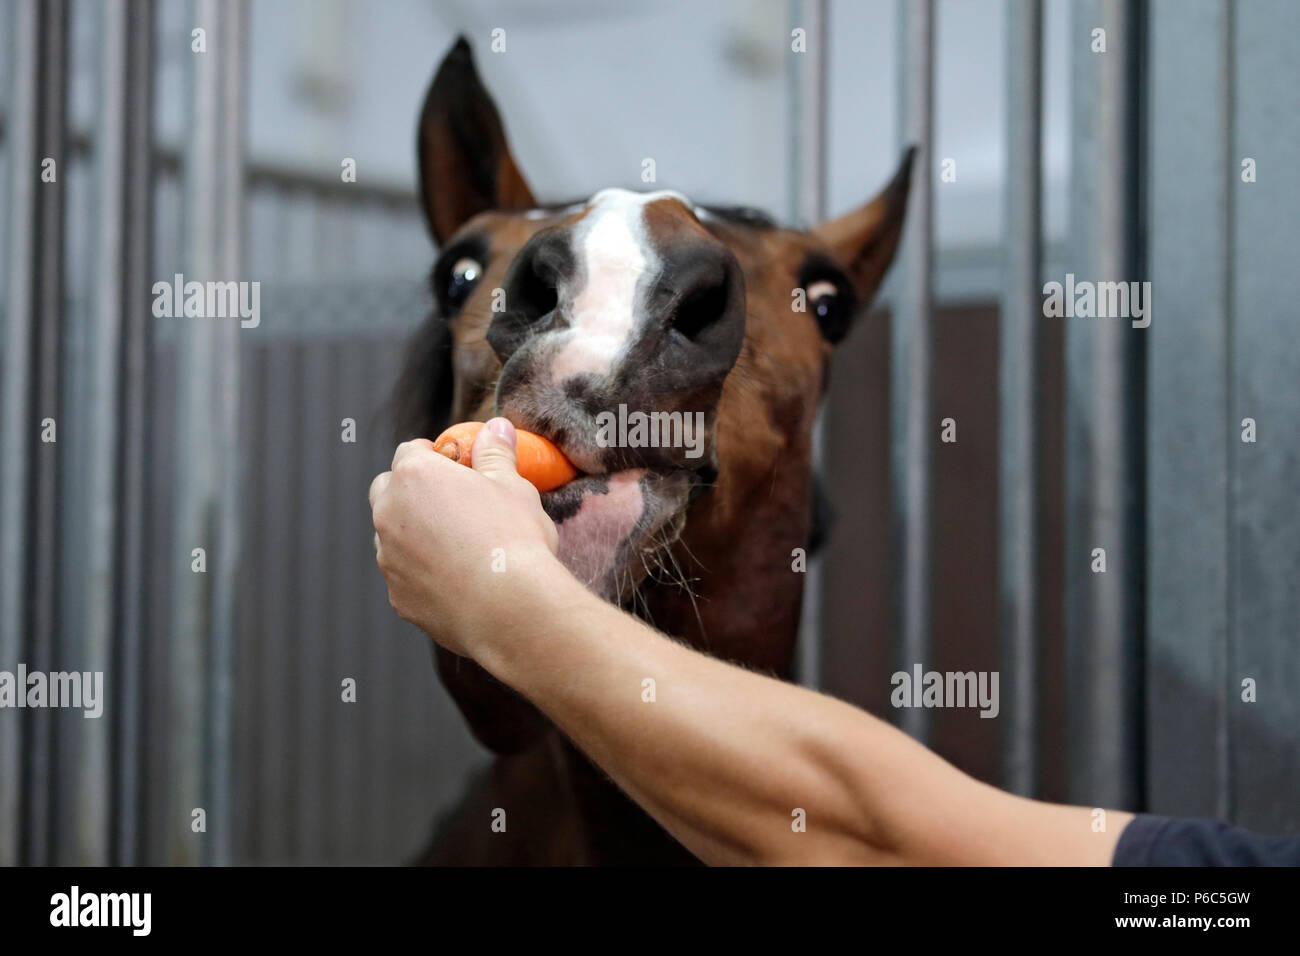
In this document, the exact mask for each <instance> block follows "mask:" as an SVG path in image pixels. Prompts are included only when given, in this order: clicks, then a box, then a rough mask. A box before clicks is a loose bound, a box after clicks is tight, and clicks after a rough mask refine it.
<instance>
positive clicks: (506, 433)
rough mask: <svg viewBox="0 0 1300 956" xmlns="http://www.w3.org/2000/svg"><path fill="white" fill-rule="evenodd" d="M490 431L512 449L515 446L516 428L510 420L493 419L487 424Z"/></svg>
mask: <svg viewBox="0 0 1300 956" xmlns="http://www.w3.org/2000/svg"><path fill="white" fill-rule="evenodd" d="M487 427H488V431H490V432H491V433H492V434H493V435H496V436H497V437H498V438H500V439H501V440H502V441H504V442H505V443H506V444H507V445H510V446H511V447H512V448H513V447H514V444H515V426H514V425H512V424H511V423H510V419H508V418H493V419H490V420H489V421H488V423H487Z"/></svg>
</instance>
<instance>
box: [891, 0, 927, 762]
mask: <svg viewBox="0 0 1300 956" xmlns="http://www.w3.org/2000/svg"><path fill="white" fill-rule="evenodd" d="M899 22H900V32H901V41H902V42H901V43H900V48H901V49H902V51H903V56H902V58H901V78H900V83H899V89H900V91H901V92H902V104H901V106H902V108H901V110H900V118H901V121H902V125H901V129H902V140H903V142H904V143H907V144H913V145H915V146H916V147H917V155H916V159H915V164H916V165H915V169H916V174H915V175H914V176H913V178H912V191H911V196H910V198H909V202H910V203H911V210H910V213H909V216H908V219H909V222H908V224H907V226H906V227H905V231H904V233H903V240H902V256H901V260H902V261H901V263H900V265H901V273H902V274H901V280H902V281H901V283H900V286H899V297H898V305H897V307H896V308H895V309H894V311H893V328H892V342H891V363H892V366H891V373H890V410H891V428H892V432H893V434H892V437H891V440H890V441H891V446H892V448H891V468H892V472H893V498H894V540H895V542H896V545H895V554H896V555H897V569H898V571H897V582H898V598H897V600H898V607H897V620H898V636H899V658H900V663H901V664H902V667H903V669H904V670H907V671H909V672H910V671H911V669H912V667H913V666H914V665H917V664H921V665H924V664H926V663H927V662H928V658H929V654H930V569H931V558H930V523H931V522H930V511H931V500H930V499H931V489H932V485H933V476H932V474H931V457H932V455H931V449H932V442H933V439H934V428H935V425H936V423H935V422H933V421H931V405H932V400H931V389H930V379H931V369H932V365H933V361H932V355H931V352H932V344H933V336H932V332H931V329H932V323H933V317H932V314H931V313H932V310H933V291H932V285H931V263H932V261H933V247H934V186H933V177H932V175H931V165H932V162H933V160H932V152H931V146H932V144H933V142H934V0H903V2H901V3H900V4H899ZM928 723H929V721H928V720H927V712H926V710H925V708H922V707H908V708H905V709H903V710H902V712H901V718H900V724H901V726H902V728H903V729H904V730H905V731H907V732H908V733H909V734H911V735H912V736H913V737H916V738H918V739H920V740H922V741H923V740H924V739H925V737H926V733H927V727H928Z"/></svg>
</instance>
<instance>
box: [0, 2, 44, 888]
mask: <svg viewBox="0 0 1300 956" xmlns="http://www.w3.org/2000/svg"><path fill="white" fill-rule="evenodd" d="M13 12H14V16H13V20H12V21H11V23H10V32H11V38H12V42H13V47H12V50H13V64H14V72H13V81H12V82H13V87H12V91H13V95H12V97H11V100H10V109H9V111H8V115H7V116H6V117H5V122H6V126H7V129H6V136H7V138H8V140H9V157H10V171H11V173H10V175H11V189H10V195H9V209H8V212H9V222H8V225H9V230H10V234H9V263H8V265H9V275H8V301H7V302H6V310H7V314H8V321H7V322H6V324H5V349H4V353H3V361H4V376H3V383H2V385H0V388H3V396H4V403H3V406H0V415H2V416H3V417H0V455H2V456H3V461H4V466H5V476H4V481H0V666H3V667H16V666H17V665H18V663H19V662H20V661H21V660H22V655H23V653H24V651H25V648H24V644H23V635H25V634H26V633H27V621H28V619H29V618H28V614H29V608H28V593H27V586H28V581H29V578H28V573H29V571H28V569H29V562H30V556H31V549H30V532H31V528H30V526H29V524H28V514H29V509H30V495H31V474H30V469H31V462H32V441H33V439H32V434H33V431H34V430H35V429H36V428H37V419H36V418H35V415H34V411H35V402H34V393H33V386H34V378H33V375H32V362H33V358H34V356H35V349H36V341H35V323H34V322H33V310H34V309H35V307H36V303H37V301H38V300H37V287H36V273H35V264H36V259H37V250H36V246H37V229H36V224H37V221H38V218H37V217H38V214H39V205H38V201H37V199H38V191H39V190H40V189H41V182H40V159H41V154H40V151H39V149H40V144H39V136H40V77H41V48H40V3H39V2H38V0H15V2H14V11H13ZM24 716H25V715H24V712H22V711H14V712H12V713H11V714H7V715H6V717H7V718H8V719H6V720H0V866H15V865H17V864H18V863H19V862H21V860H20V835H21V833H22V822H21V817H20V814H21V812H22V799H21V795H22V781H23V774H22V766H23V747H22V743H23V730H24V726H25V721H23V719H22V718H23V717H24Z"/></svg>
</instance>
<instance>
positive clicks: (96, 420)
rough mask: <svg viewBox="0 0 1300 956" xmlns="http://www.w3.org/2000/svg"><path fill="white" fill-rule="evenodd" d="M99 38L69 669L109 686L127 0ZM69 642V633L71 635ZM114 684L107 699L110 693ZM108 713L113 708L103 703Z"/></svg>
mask: <svg viewBox="0 0 1300 956" xmlns="http://www.w3.org/2000/svg"><path fill="white" fill-rule="evenodd" d="M97 13H98V15H99V24H98V26H99V33H100V36H101V37H102V45H101V59H100V74H99V82H98V88H99V94H100V101H99V114H98V128H97V131H96V135H95V147H96V148H95V161H96V172H95V199H96V203H95V213H94V219H93V222H94V230H95V232H94V257H95V261H94V266H93V268H94V284H93V287H92V290H91V305H90V311H89V315H88V330H87V331H88V337H87V346H88V347H87V350H86V353H87V356H88V359H89V361H88V367H87V369H86V377H87V379H88V381H87V389H86V393H85V394H86V398H87V401H86V404H85V409H84V422H83V424H84V427H85V434H84V435H83V436H82V441H80V442H79V446H80V448H81V451H82V454H83V455H84V457H83V458H82V461H81V464H80V466H79V468H78V472H79V474H80V475H81V476H83V477H82V480H81V481H80V482H79V484H80V486H81V487H80V488H79V489H78V491H77V493H76V495H75V497H76V498H77V500H78V501H79V502H81V503H83V505H84V511H82V510H78V511H77V512H76V513H77V514H78V515H79V516H82V517H84V519H85V520H86V525H85V529H84V532H83V533H84V541H83V547H84V548H85V550H86V553H85V565H84V567H85V578H84V580H83V581H82V583H81V591H82V601H81V608H80V609H81V612H82V613H81V615H80V617H81V619H80V621H79V622H78V623H79V627H78V630H79V631H80V635H79V637H80V645H81V646H80V660H79V661H78V662H77V664H76V669H78V670H83V671H90V672H92V673H93V672H97V671H98V672H104V673H105V674H106V676H107V678H108V681H109V684H110V687H111V688H112V689H113V690H114V691H115V690H116V689H117V688H116V680H117V677H118V676H119V675H118V674H117V673H116V672H115V671H114V670H113V669H112V668H110V667H109V663H110V653H111V645H112V628H113V605H114V593H115V591H116V590H117V585H118V578H117V574H118V567H117V563H116V558H117V552H116V547H115V543H116V535H117V523H116V521H117V496H118V487H117V477H118V471H117V467H116V463H117V455H118V424H119V422H120V420H121V414H120V408H119V406H118V402H119V400H120V393H121V378H120V375H121V366H120V364H119V356H120V348H121V342H122V328H121V326H122V316H123V312H122V306H123V289H124V286H125V285H126V283H125V281H124V273H123V269H122V265H123V263H122V261H121V255H122V248H123V241H124V238H125V228H124V227H125V217H124V209H125V204H126V175H125V164H126V126H127V116H128V103H127V95H128V90H127V83H126V75H127V57H128V43H129V36H130V27H131V24H130V22H129V15H128V10H127V4H126V2H125V0H105V3H103V4H102V5H101V6H99V7H98V8H97ZM73 640H74V643H75V641H76V638H75V637H74V639H73ZM116 697H117V695H116V693H114V694H113V698H114V699H116ZM110 714H111V709H110ZM110 727H111V719H102V718H101V719H100V720H95V721H91V722H89V723H86V724H85V725H84V726H83V727H81V728H79V729H80V737H81V752H80V755H79V757H80V759H79V760H78V762H77V767H76V776H75V779H76V796H75V799H76V817H75V828H76V833H75V845H74V857H73V859H72V860H71V861H69V862H76V863H79V864H82V865H91V866H102V865H104V864H106V863H107V862H108V857H109V820H110V816H109V809H110V805H111V800H110V795H109V792H110V786H109V730H110Z"/></svg>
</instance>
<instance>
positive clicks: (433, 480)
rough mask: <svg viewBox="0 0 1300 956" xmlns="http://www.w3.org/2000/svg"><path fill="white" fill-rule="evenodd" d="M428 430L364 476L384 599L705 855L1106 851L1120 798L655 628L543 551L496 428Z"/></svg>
mask: <svg viewBox="0 0 1300 956" xmlns="http://www.w3.org/2000/svg"><path fill="white" fill-rule="evenodd" d="M484 433H485V434H489V435H490V433H489V430H488V429H484ZM498 437H499V436H498ZM483 441H485V440H484V439H482V438H481V439H480V442H483ZM426 446H427V443H423V444H416V443H412V444H408V445H404V446H402V448H401V449H399V451H398V455H397V456H396V458H395V459H394V470H393V472H392V474H391V477H389V476H387V475H381V476H380V477H379V478H377V479H376V482H375V486H372V489H371V499H372V505H373V507H374V515H375V525H376V529H377V546H378V560H379V564H380V568H381V569H382V570H383V571H384V574H385V577H386V578H387V580H388V582H389V588H390V599H391V600H392V602H393V605H394V607H395V608H396V609H397V610H398V612H399V613H400V614H402V616H403V617H405V618H406V619H407V620H410V621H412V622H413V623H415V624H417V625H418V626H420V627H422V628H423V629H425V630H426V631H427V632H428V633H430V634H431V635H432V636H433V637H434V638H435V640H438V641H439V642H440V643H443V644H444V646H447V647H449V648H451V649H452V650H454V651H456V652H457V653H460V654H463V655H465V656H468V657H472V658H473V659H474V660H476V661H477V662H478V663H479V664H481V665H482V666H483V667H484V668H485V669H486V670H488V671H489V672H490V673H492V674H493V675H494V676H496V677H497V678H498V679H499V680H501V681H502V682H504V683H506V684H508V685H510V686H512V687H514V688H515V689H516V690H518V691H519V692H521V693H522V694H523V695H524V696H526V697H527V698H529V699H530V700H531V701H533V703H534V704H535V705H537V706H538V707H539V708H540V709H541V710H542V711H543V712H544V713H546V715H547V716H548V717H550V719H551V720H552V721H554V722H555V724H556V725H557V726H558V727H559V728H560V729H561V730H562V731H564V732H565V733H566V734H568V735H569V737H570V738H572V739H573V741H574V743H575V744H577V745H578V746H579V747H580V748H581V749H582V750H583V751H584V752H586V753H587V754H588V755H589V756H590V757H591V758H592V759H593V760H594V761H595V762H596V763H597V764H599V765H600V766H601V767H602V768H603V769H604V770H605V771H606V772H607V773H609V775H610V776H611V777H612V778H613V779H614V781H615V782H616V783H617V784H618V785H619V786H620V787H622V788H623V789H624V790H625V791H626V792H627V793H628V794H629V795H630V796H631V797H632V798H633V799H635V800H636V801H637V802H638V803H640V804H641V805H642V806H643V807H644V808H645V809H646V810H647V811H648V812H649V813H650V814H651V815H653V816H654V817H655V818H656V819H657V820H658V821H659V822H660V824H661V825H663V826H664V827H665V828H666V829H667V830H668V831H669V832H671V833H672V834H673V835H674V836H675V837H677V839H678V840H680V841H681V842H682V843H683V844H684V845H685V846H686V847H688V848H689V849H690V850H692V851H693V852H694V853H696V854H697V855H698V856H700V858H701V859H703V860H705V861H706V862H710V863H777V864H781V863H789V864H805V863H827V864H835V863H920V864H927V863H928V864H1101V865H1104V864H1108V863H1109V862H1110V861H1111V857H1112V855H1113V853H1114V847H1115V843H1116V840H1117V839H1118V836H1119V833H1120V832H1121V830H1122V829H1123V827H1124V825H1125V824H1126V823H1127V822H1128V820H1129V819H1130V816H1129V815H1128V814H1123V813H1118V812H1111V813H1109V814H1108V820H1107V827H1106V832H1100V833H1099V832H1094V831H1093V817H1092V812H1091V811H1090V810H1088V809H1085V808H1082V807H1065V806H1058V805H1053V804H1046V803H1041V802H1036V801H1031V800H1025V799H1022V798H1019V797H1015V796H1011V795H1009V794H1006V793H1004V792H1002V791H999V790H997V789H996V788H993V787H990V786H988V785H986V784H983V783H980V782H978V781H976V780H974V779H972V778H971V777H969V776H967V775H965V774H963V773H961V772H960V771H959V770H957V769H956V768H954V767H952V766H951V765H950V764H948V763H947V762H945V761H943V760H942V759H941V758H939V757H938V756H936V755H934V754H932V753H931V752H929V751H928V750H926V749H925V748H924V747H923V746H921V745H920V744H918V743H916V742H915V741H913V740H912V739H911V738H909V737H907V736H906V735H905V734H903V733H902V732H900V731H898V730H897V729H895V728H893V727H892V726H890V725H889V724H887V723H885V722H884V721H881V720H878V719H877V718H874V717H872V716H871V715H869V714H867V713H865V712H864V711H861V710H858V709H856V708H854V707H851V706H850V705H848V704H846V703H843V702H842V701H838V700H835V699H833V698H831V697H827V696H825V695H821V694H817V693H814V692H812V691H809V690H807V689H804V688H800V687H797V686H794V685H791V684H786V683H783V682H781V681H777V680H774V679H771V678H769V677H765V676H763V675H759V674H755V673H752V672H749V671H746V670H744V669H742V668H739V667H735V666H733V665H730V664H727V663H724V662H722V661H719V660H716V659H714V658H710V657H707V656H705V655H703V654H699V653H697V652H695V651H692V650H690V649H688V648H686V647H684V646H682V645H680V644H678V643H677V642H675V641H673V640H671V639H670V638H667V637H665V636H663V635H661V634H659V633H657V632H655V631H654V630H653V629H652V628H650V627H648V626H647V625H645V624H644V623H643V622H641V621H639V620H637V619H636V618H634V617H632V616H630V615H628V614H625V613H624V612H622V611H621V610H619V609H618V608H616V607H613V606H611V605H609V604H607V603H605V602H603V601H601V600H600V599H598V598H597V597H595V596H594V595H592V594H591V593H590V592H588V591H587V590H586V589H585V588H584V587H583V586H582V585H581V584H580V583H579V582H578V581H577V580H576V579H574V578H573V576H572V575H570V574H569V573H568V571H567V570H566V569H565V568H564V567H563V566H562V565H561V564H560V563H559V561H558V560H557V559H556V558H555V556H554V548H555V537H554V529H553V527H551V526H550V524H549V521H547V520H546V518H545V515H544V514H543V513H542V512H541V508H540V505H539V503H538V501H537V494H536V492H535V491H534V490H533V489H532V488H531V486H529V485H528V484H527V483H526V482H524V481H523V479H521V478H519V477H518V475H516V474H514V471H513V462H512V457H511V450H510V444H509V441H508V440H503V441H500V442H497V441H495V440H494V439H493V438H492V437H491V436H490V437H489V438H488V439H486V444H481V445H476V446H475V451H474V459H475V470H470V469H467V468H464V467H462V466H459V465H454V464H452V463H450V462H448V461H446V460H445V459H442V458H441V457H440V456H438V455H436V454H434V453H433V452H432V451H431V449H429V448H428V447H426ZM494 549H500V554H501V555H503V556H504V559H505V560H504V570H501V571H493V570H491V568H490V563H489V556H490V555H491V554H492V553H493V552H494ZM646 680H652V681H653V682H654V684H653V687H654V694H653V700H650V699H647V695H646V693H645V691H646V687H647V685H646V684H645V683H644V682H645V681H646ZM798 811H803V818H804V821H805V826H804V828H803V829H802V831H801V830H799V829H798V828H796V827H795V826H792V824H793V823H795V822H796V820H797V819H798V817H799V813H798Z"/></svg>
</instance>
